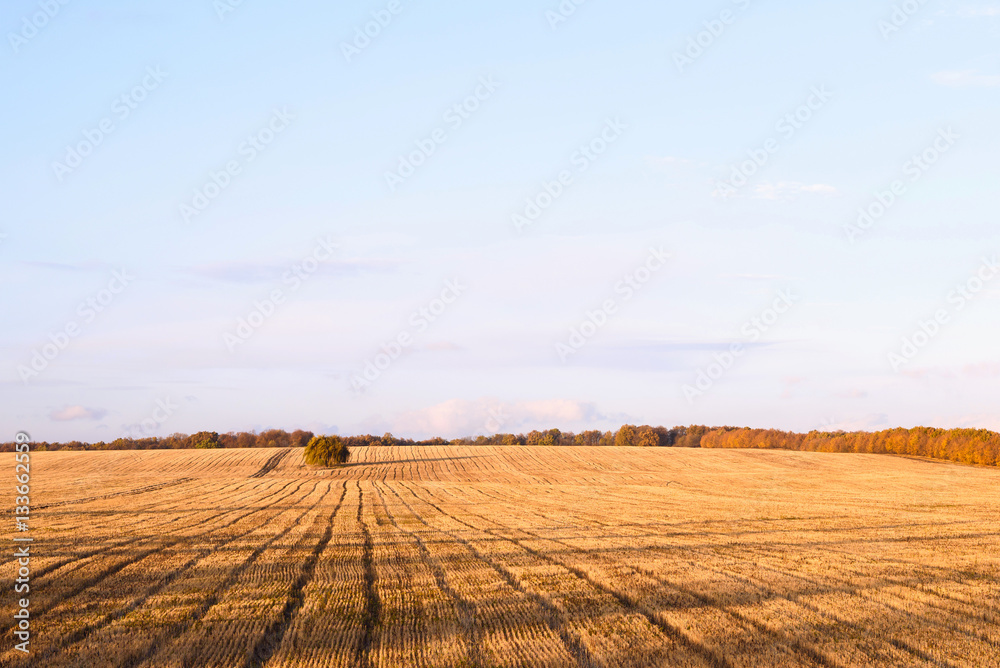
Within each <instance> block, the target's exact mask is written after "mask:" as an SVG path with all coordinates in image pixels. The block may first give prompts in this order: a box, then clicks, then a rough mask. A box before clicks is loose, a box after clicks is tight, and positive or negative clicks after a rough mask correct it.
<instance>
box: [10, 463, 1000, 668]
mask: <svg viewBox="0 0 1000 668" xmlns="http://www.w3.org/2000/svg"><path fill="white" fill-rule="evenodd" d="M8 459H9V460H10V461H11V462H12V460H13V456H9V457H8ZM31 463H32V483H33V484H32V502H33V504H35V506H34V509H33V515H32V518H33V519H32V522H33V527H32V534H33V535H34V536H35V543H34V544H33V545H32V558H31V570H32V574H31V593H30V598H31V609H32V655H31V657H30V658H28V659H25V658H23V657H22V656H21V655H20V654H19V653H18V652H15V651H13V650H11V649H10V648H11V647H12V645H13V641H12V629H11V624H12V618H11V615H10V614H8V615H7V616H6V618H5V619H4V620H3V624H4V625H6V627H7V628H6V629H5V640H6V642H5V644H4V653H3V654H0V663H2V665H4V666H26V665H32V666H45V667H50V666H51V667H59V666H79V667H81V668H82V667H86V668H90V667H97V666H213V667H214V666H219V667H222V666H225V667H233V668H236V667H249V666H268V667H274V668H277V667H290V666H315V667H319V666H365V667H367V666H380V667H384V668H396V667H405V666H448V667H455V666H747V667H751V666H753V667H756V666H873V665H874V666H921V665H928V666H1000V658H998V657H1000V586H998V577H1000V568H998V565H1000V550H998V548H1000V539H998V537H997V530H998V518H1000V493H998V490H1000V471H998V470H995V469H988V468H975V467H969V466H962V465H956V464H948V463H938V462H930V461H920V460H913V459H904V458H898V457H890V456H880V455H856V454H824V453H804V452H779V451H758V450H753V451H748V450H698V449H693V450H692V449H671V448H657V449H638V448H585V447H565V448H545V447H489V446H482V447H460V446H441V447H420V446H417V447H408V448H388V447H387V448H370V449H363V448H362V449H358V450H355V451H354V452H353V454H352V460H351V463H350V464H349V465H348V466H346V467H343V468H340V469H335V470H327V469H323V470H313V469H309V468H308V467H306V466H305V464H304V463H303V458H302V451H301V450H266V449H262V450H184V451H153V452H40V453H34V454H32V460H31ZM9 526H10V524H8V527H9ZM11 537H12V534H11V533H10V532H9V531H8V535H7V542H8V546H9V545H10V544H11V543H10V538H11ZM4 552H5V554H4V555H3V559H4V561H5V568H6V572H8V573H10V572H12V570H11V569H12V566H13V564H12V563H11V562H12V560H13V558H12V552H13V550H11V549H7V550H5V551H4ZM7 609H8V610H10V606H7Z"/></svg>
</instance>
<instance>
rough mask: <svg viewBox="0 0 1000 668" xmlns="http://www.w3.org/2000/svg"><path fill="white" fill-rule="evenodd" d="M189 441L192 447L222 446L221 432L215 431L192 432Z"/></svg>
mask: <svg viewBox="0 0 1000 668" xmlns="http://www.w3.org/2000/svg"><path fill="white" fill-rule="evenodd" d="M188 443H189V444H190V447H195V448H201V449H205V450H212V449H215V448H221V447H222V444H221V443H219V433H218V432H215V431H199V432H198V433H197V434H192V435H191V436H189V437H188Z"/></svg>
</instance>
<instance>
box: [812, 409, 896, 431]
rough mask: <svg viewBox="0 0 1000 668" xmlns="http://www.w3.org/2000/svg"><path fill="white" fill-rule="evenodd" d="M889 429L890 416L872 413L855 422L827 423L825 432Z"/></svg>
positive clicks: (824, 426)
mask: <svg viewBox="0 0 1000 668" xmlns="http://www.w3.org/2000/svg"><path fill="white" fill-rule="evenodd" d="M888 428H889V416H888V415H886V414H885V413H871V414H869V415H866V416H864V417H860V418H855V419H853V420H851V419H849V420H839V421H836V422H834V421H832V420H831V421H826V420H824V424H823V427H822V429H823V431H878V430H880V429H888Z"/></svg>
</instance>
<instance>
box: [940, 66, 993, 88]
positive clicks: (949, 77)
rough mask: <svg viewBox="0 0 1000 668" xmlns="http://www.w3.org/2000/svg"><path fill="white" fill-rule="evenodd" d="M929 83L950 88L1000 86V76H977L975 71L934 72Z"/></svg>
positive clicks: (977, 73)
mask: <svg viewBox="0 0 1000 668" xmlns="http://www.w3.org/2000/svg"><path fill="white" fill-rule="evenodd" d="M931 81H933V82H934V83H936V84H938V85H939V86H950V87H952V88H971V87H992V86H1000V74H979V72H978V71H977V70H947V71H943V72H935V73H934V74H932V75H931Z"/></svg>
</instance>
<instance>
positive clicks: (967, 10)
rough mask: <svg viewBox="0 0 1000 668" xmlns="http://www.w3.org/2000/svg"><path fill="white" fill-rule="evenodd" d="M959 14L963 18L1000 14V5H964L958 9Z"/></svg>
mask: <svg viewBox="0 0 1000 668" xmlns="http://www.w3.org/2000/svg"><path fill="white" fill-rule="evenodd" d="M958 16H959V17H961V18H963V19H978V18H981V17H983V16H1000V7H997V6H989V7H962V8H961V9H959V10H958Z"/></svg>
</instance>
